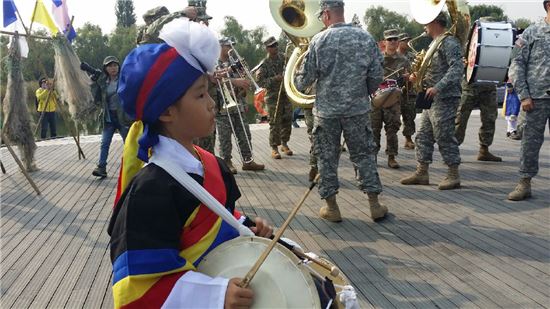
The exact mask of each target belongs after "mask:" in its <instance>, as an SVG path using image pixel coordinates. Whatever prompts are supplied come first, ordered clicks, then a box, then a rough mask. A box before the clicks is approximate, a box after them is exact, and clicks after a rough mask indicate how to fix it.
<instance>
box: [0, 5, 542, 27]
mask: <svg viewBox="0 0 550 309" xmlns="http://www.w3.org/2000/svg"><path fill="white" fill-rule="evenodd" d="M3 1H5V0H3ZM66 1H67V5H68V7H69V15H74V23H75V28H77V29H78V28H79V27H81V26H82V25H83V24H84V23H86V22H90V23H92V24H96V25H99V26H100V27H101V28H102V30H103V33H110V32H111V31H112V30H113V29H114V28H115V26H116V16H115V14H114V8H115V2H116V0H66ZM415 1H418V0H415ZM14 2H15V4H16V6H17V7H18V9H19V11H20V12H21V15H22V16H23V19H24V22H25V24H26V26H27V27H28V26H29V24H30V18H31V14H32V10H33V7H34V3H35V0H14ZM43 2H44V3H45V5H46V7H47V8H48V9H49V8H50V7H51V5H52V3H51V0H43ZM133 2H134V7H135V13H136V16H137V24H138V25H139V24H143V19H142V17H141V16H142V15H143V13H145V12H146V11H147V10H148V9H151V8H153V7H156V6H160V5H164V6H166V7H167V8H168V10H170V12H174V11H177V10H181V9H183V8H184V7H185V6H187V0H134V1H133ZM345 3H346V9H345V12H346V19H347V21H348V22H351V18H352V17H353V15H354V13H355V14H357V15H359V17H360V19H361V21H362V20H363V15H364V14H365V11H366V10H367V9H368V8H369V7H371V6H378V5H382V6H384V7H385V8H387V9H389V10H392V11H396V12H398V13H400V14H406V15H409V12H410V10H409V0H386V1H381V0H378V1H375V0H345ZM468 3H469V4H470V5H476V4H492V5H498V6H500V7H502V9H503V10H504V13H505V14H506V15H507V16H508V17H509V18H511V19H517V18H520V17H522V18H528V19H531V20H537V21H538V20H541V19H542V18H544V16H545V14H546V13H545V12H544V9H543V7H542V0H525V1H521V0H515V1H511V0H501V1H479V0H470V1H468ZM207 13H208V14H209V15H210V16H212V17H214V18H213V19H212V20H211V23H210V27H211V28H212V29H213V30H215V31H217V32H219V31H220V30H221V29H223V25H224V22H223V17H224V16H234V17H235V18H236V19H237V20H238V21H239V23H240V24H241V25H243V27H244V28H245V29H253V28H256V27H258V26H264V27H265V28H266V29H267V31H268V33H269V34H270V35H278V34H279V33H280V28H279V27H278V26H277V24H276V23H275V22H274V21H273V18H272V17H271V13H270V11H269V0H208V1H207ZM33 29H35V26H33Z"/></svg>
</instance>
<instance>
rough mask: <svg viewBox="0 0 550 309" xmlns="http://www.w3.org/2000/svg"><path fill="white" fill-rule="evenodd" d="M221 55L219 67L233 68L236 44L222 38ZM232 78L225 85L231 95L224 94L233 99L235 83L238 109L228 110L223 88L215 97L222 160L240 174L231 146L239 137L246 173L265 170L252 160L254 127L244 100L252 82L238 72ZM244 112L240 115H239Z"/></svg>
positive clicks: (221, 81)
mask: <svg viewBox="0 0 550 309" xmlns="http://www.w3.org/2000/svg"><path fill="white" fill-rule="evenodd" d="M220 45H221V47H222V48H221V53H220V60H219V64H218V68H226V69H227V68H229V67H230V66H229V56H228V54H227V52H228V51H230V50H231V48H232V45H231V41H230V39H229V38H222V39H221V40H220ZM229 74H230V78H229V80H227V81H226V82H225V84H226V86H227V87H226V89H227V93H224V94H223V95H224V96H225V97H226V100H227V97H228V96H230V91H231V85H229V83H232V84H233V86H234V89H235V95H236V96H237V102H235V103H237V106H235V107H230V108H226V107H225V103H228V102H223V97H222V94H221V93H220V88H219V86H218V85H216V86H217V90H218V92H217V94H216V97H215V99H216V100H215V101H216V109H217V113H216V130H217V134H218V139H219V142H220V145H219V146H220V148H219V149H220V157H221V158H222V159H224V161H225V163H227V166H228V167H229V169H230V170H231V172H233V174H236V173H237V169H236V168H235V167H234V166H233V163H232V161H231V158H232V154H231V153H232V144H231V135H232V134H235V138H236V140H237V143H238V149H239V151H240V154H241V159H242V161H243V165H242V169H243V170H244V171H247V170H250V171H260V170H263V169H264V168H265V166H264V165H263V164H258V163H256V162H254V159H253V158H252V135H251V134H250V128H249V126H248V122H247V121H246V118H245V116H244V115H245V106H246V102H245V101H244V99H245V97H246V90H247V89H248V88H249V87H250V83H249V82H248V81H247V80H243V79H240V78H238V76H237V74H236V73H231V72H230V73H229ZM223 84H224V82H223V80H220V83H219V85H223ZM239 113H240V115H239Z"/></svg>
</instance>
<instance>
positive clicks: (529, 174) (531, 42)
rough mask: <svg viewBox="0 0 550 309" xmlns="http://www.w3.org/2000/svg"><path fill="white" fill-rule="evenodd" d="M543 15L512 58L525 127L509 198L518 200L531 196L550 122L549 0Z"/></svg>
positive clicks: (526, 30)
mask: <svg viewBox="0 0 550 309" xmlns="http://www.w3.org/2000/svg"><path fill="white" fill-rule="evenodd" d="M542 3H543V5H544V10H546V18H545V19H544V21H541V22H539V23H537V24H534V25H531V26H529V27H528V28H527V29H525V31H524V32H523V34H522V39H521V41H520V45H521V47H520V48H519V52H518V53H517V55H516V56H515V57H514V58H513V59H512V65H511V66H510V73H509V74H510V78H511V79H512V81H513V84H514V88H515V89H516V91H517V93H518V96H519V99H520V100H521V109H522V110H523V111H525V126H524V128H523V138H522V139H521V158H520V168H519V175H520V180H519V183H518V185H517V186H516V188H515V189H514V191H512V192H510V193H509V194H508V199H509V200H512V201H521V200H524V199H526V198H528V197H530V196H531V178H533V177H535V176H536V175H537V173H538V171H539V152H540V148H541V147H542V143H543V142H544V131H545V130H546V127H547V124H548V125H550V89H549V88H550V52H549V49H548V46H550V1H549V0H544V1H543V2H542Z"/></svg>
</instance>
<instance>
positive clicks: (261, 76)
mask: <svg viewBox="0 0 550 309" xmlns="http://www.w3.org/2000/svg"><path fill="white" fill-rule="evenodd" d="M284 74H285V56H284V55H283V54H278V55H277V58H275V59H271V58H269V56H267V57H265V58H264V59H263V60H262V65H261V66H260V68H259V69H258V70H257V71H256V82H257V83H258V85H259V86H260V87H263V88H265V89H266V90H267V91H266V94H265V102H266V103H268V104H276V103H277V96H278V95H279V89H280V88H281V83H282V81H277V80H275V76H277V75H281V76H283V75H284ZM283 94H285V92H284V89H282V90H281V98H279V100H282V99H286V95H283Z"/></svg>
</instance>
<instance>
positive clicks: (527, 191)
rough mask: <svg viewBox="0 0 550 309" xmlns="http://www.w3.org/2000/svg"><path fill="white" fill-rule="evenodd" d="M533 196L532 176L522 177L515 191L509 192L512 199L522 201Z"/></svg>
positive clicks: (509, 197)
mask: <svg viewBox="0 0 550 309" xmlns="http://www.w3.org/2000/svg"><path fill="white" fill-rule="evenodd" d="M528 197H531V178H521V179H520V180H519V183H518V185H517V186H516V188H515V189H514V191H512V192H510V193H508V199H509V200H510V201H522V200H524V199H526V198H528Z"/></svg>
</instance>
